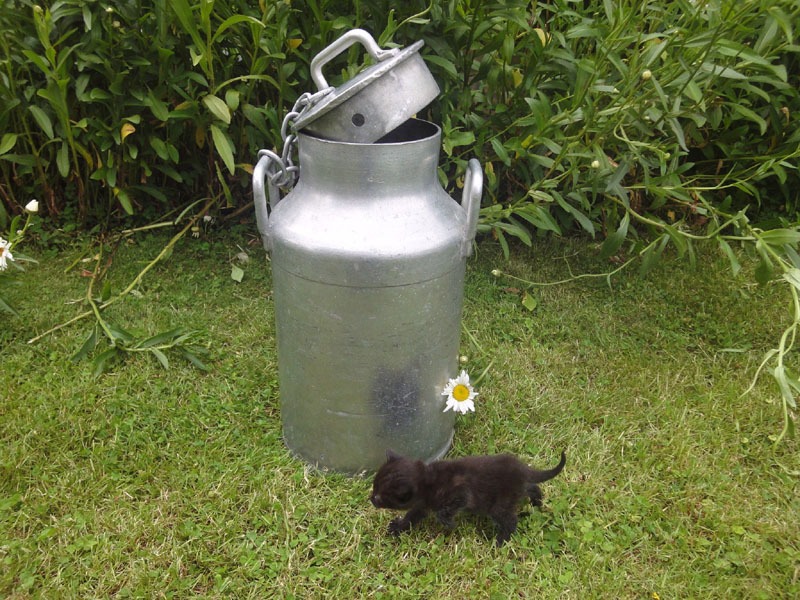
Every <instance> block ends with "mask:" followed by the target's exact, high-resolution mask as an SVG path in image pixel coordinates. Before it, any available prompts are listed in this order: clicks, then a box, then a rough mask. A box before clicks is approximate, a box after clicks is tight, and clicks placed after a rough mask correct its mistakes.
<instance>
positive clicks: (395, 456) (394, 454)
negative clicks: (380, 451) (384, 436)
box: [386, 448, 403, 461]
mask: <svg viewBox="0 0 800 600" xmlns="http://www.w3.org/2000/svg"><path fill="white" fill-rule="evenodd" d="M398 458H403V457H402V456H400V455H399V454H398V453H397V452H395V451H394V450H392V449H391V448H388V449H387V450H386V460H388V461H392V460H397V459H398Z"/></svg>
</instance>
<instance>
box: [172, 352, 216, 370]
mask: <svg viewBox="0 0 800 600" xmlns="http://www.w3.org/2000/svg"><path fill="white" fill-rule="evenodd" d="M178 350H179V352H180V353H181V354H182V355H183V357H184V358H185V359H186V360H188V361H189V362H190V363H192V364H193V365H194V366H195V367H197V368H198V369H200V370H201V371H210V370H211V369H209V367H208V366H206V365H205V363H203V361H201V360H200V359H199V358H197V356H196V355H195V354H193V353H192V352H190V351H189V350H187V349H186V348H179V349H178Z"/></svg>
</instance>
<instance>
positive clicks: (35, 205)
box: [25, 200, 39, 213]
mask: <svg viewBox="0 0 800 600" xmlns="http://www.w3.org/2000/svg"><path fill="white" fill-rule="evenodd" d="M25 210H27V211H28V212H29V213H38V212H39V201H38V200H31V201H30V202H28V203H27V204H26V205H25Z"/></svg>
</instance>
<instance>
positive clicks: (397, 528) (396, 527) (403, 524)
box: [389, 517, 411, 536]
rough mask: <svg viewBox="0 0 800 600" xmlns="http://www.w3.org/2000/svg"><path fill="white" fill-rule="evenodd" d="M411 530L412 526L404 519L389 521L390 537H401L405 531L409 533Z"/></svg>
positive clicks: (397, 518)
mask: <svg viewBox="0 0 800 600" xmlns="http://www.w3.org/2000/svg"><path fill="white" fill-rule="evenodd" d="M410 528H411V524H410V523H409V522H408V521H406V520H405V519H404V518H403V517H396V518H394V519H392V520H391V521H389V534H390V535H394V536H397V535H400V534H401V533H403V532H404V531H408V530H409V529H410Z"/></svg>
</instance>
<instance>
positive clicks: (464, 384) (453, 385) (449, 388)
mask: <svg viewBox="0 0 800 600" xmlns="http://www.w3.org/2000/svg"><path fill="white" fill-rule="evenodd" d="M477 395H478V392H476V391H475V390H474V389H473V387H472V386H471V385H470V383H469V375H467V372H466V371H461V373H459V375H458V377H455V378H453V379H451V380H450V381H448V382H447V385H446V386H444V390H442V396H447V406H445V407H444V412H447V411H448V410H450V409H452V410H453V412H460V413H461V414H466V413H468V412H469V411H472V412H475V403H474V402H473V401H472V400H473V399H474V398H475V397H476V396H477Z"/></svg>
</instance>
